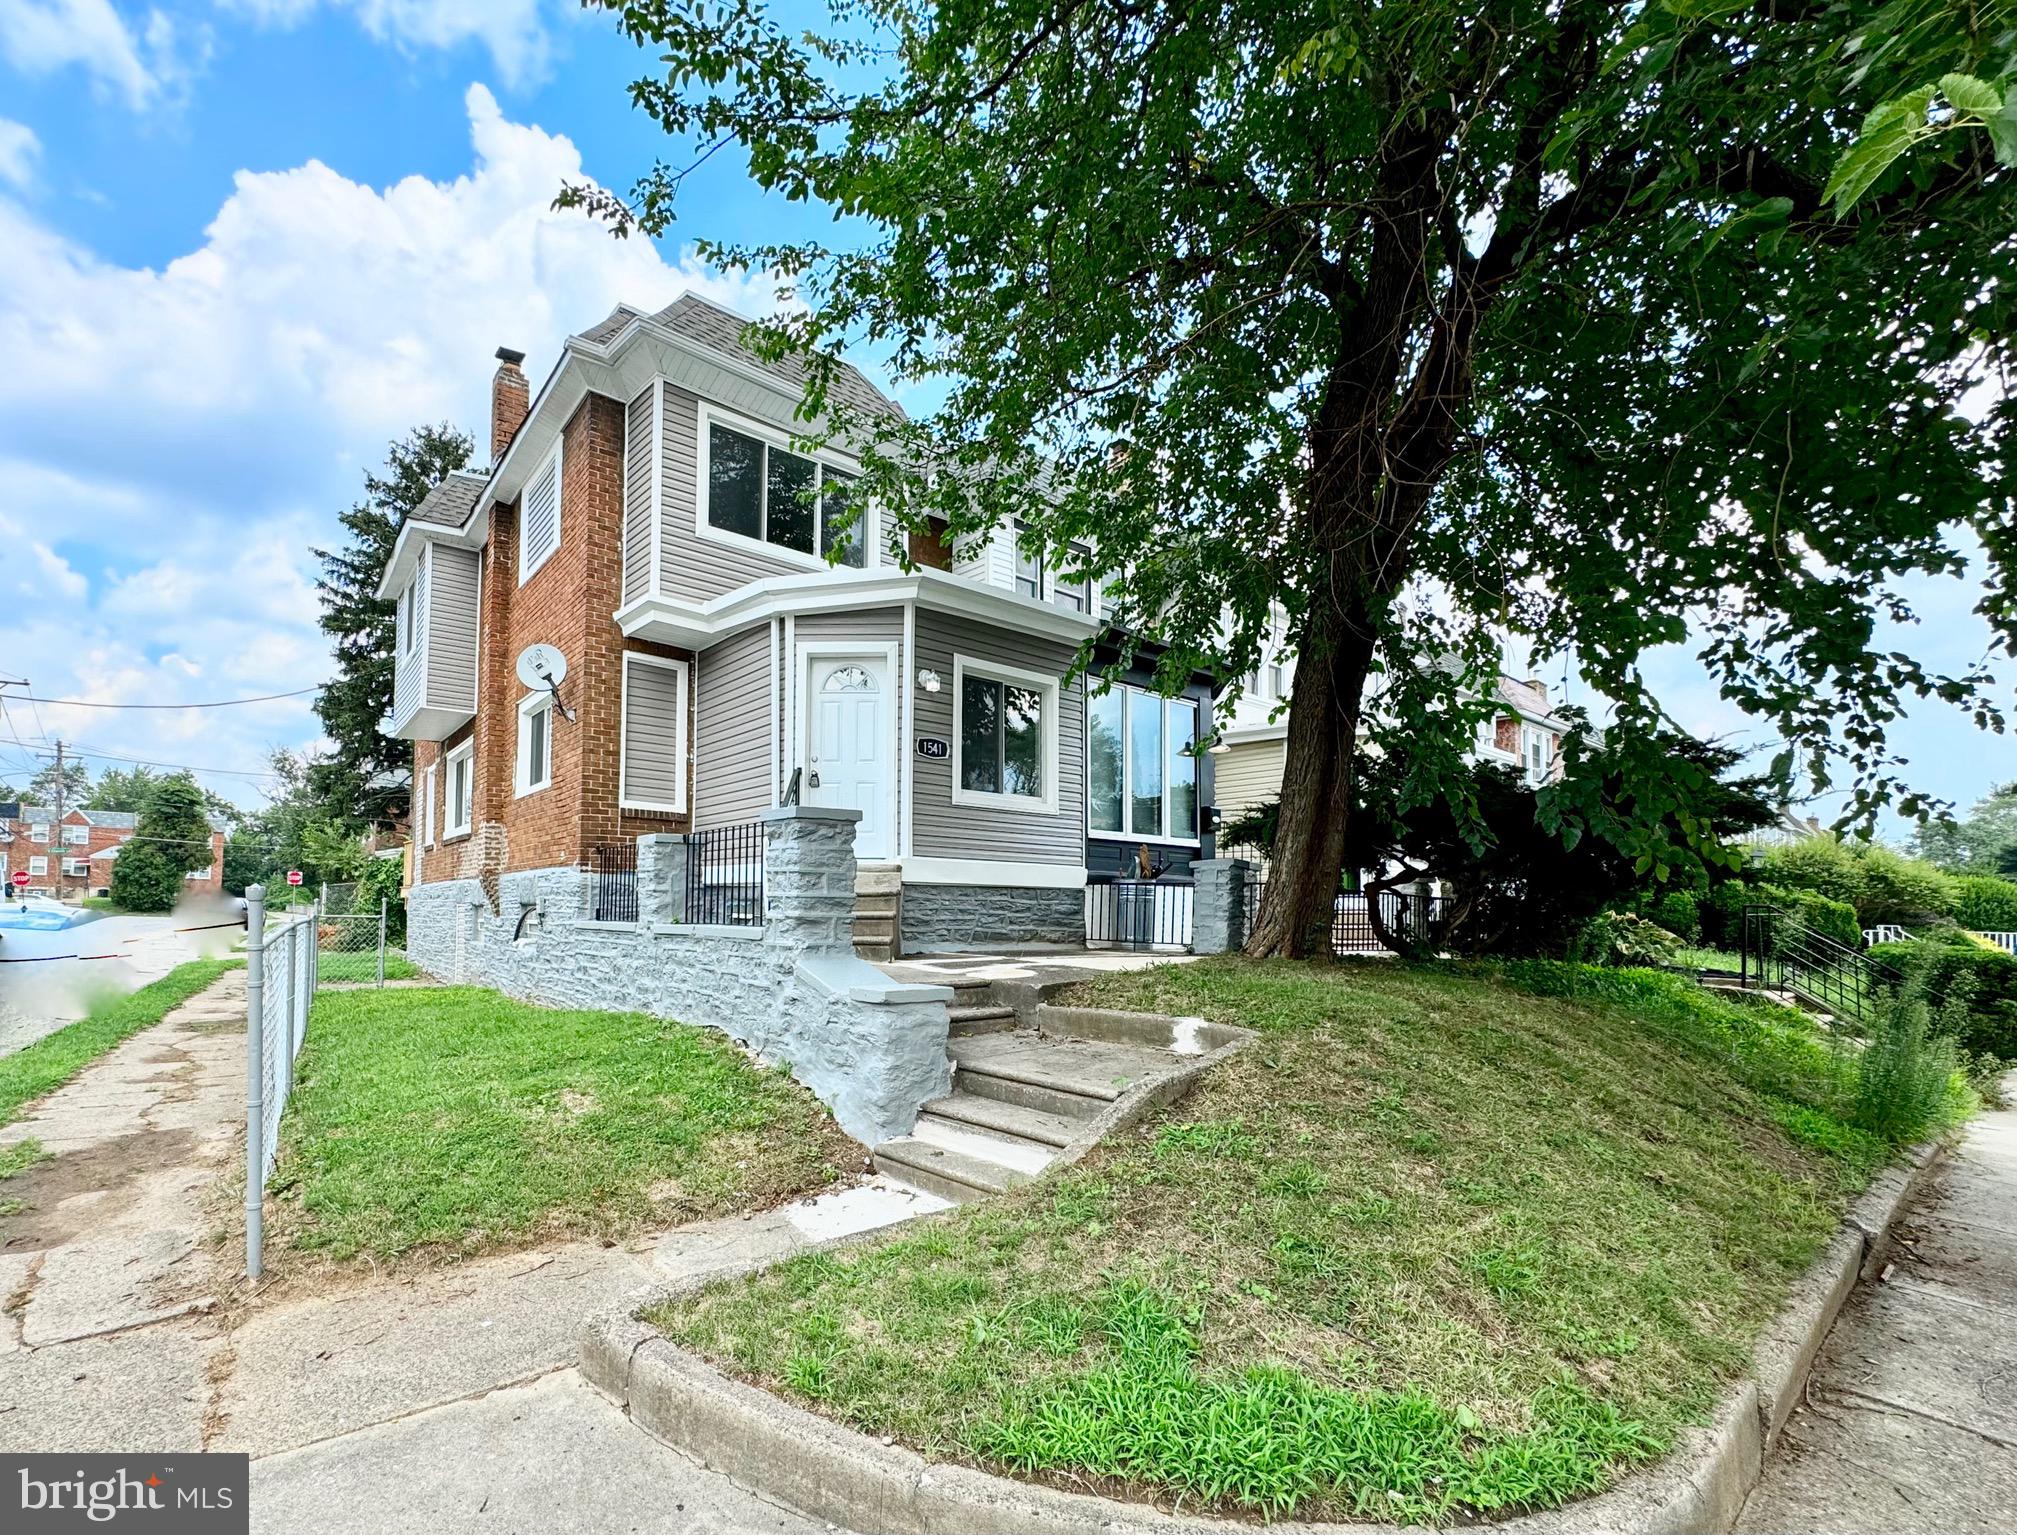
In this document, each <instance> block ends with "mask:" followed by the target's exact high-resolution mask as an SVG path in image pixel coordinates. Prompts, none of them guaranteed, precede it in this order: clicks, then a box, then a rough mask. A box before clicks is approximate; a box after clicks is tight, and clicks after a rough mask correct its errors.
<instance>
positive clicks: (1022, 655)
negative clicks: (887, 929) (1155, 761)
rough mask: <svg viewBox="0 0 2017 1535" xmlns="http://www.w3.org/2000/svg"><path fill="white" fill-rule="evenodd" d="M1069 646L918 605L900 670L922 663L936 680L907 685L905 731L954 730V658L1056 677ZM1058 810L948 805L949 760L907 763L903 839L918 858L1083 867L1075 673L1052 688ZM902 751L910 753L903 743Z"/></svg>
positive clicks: (1081, 715) (1081, 750)
mask: <svg viewBox="0 0 2017 1535" xmlns="http://www.w3.org/2000/svg"><path fill="white" fill-rule="evenodd" d="M1075 653H1076V649H1075V647H1074V646H1072V645H1071V644H1069V643H1067V642H1066V641H1063V640H1047V639H1039V638H1037V637H1035V636H1033V635H1028V634H1018V633H1015V632H1014V631H1012V630H1008V629H997V628H994V627H993V626H991V625H988V624H981V623H975V622H974V621H973V620H971V619H968V618H963V617H960V616H958V615H956V614H951V613H937V612H933V611H931V610H929V609H926V608H920V609H918V614H917V654H916V656H915V657H906V671H907V673H912V674H914V673H915V672H917V671H921V670H926V669H929V670H931V671H935V672H937V673H938V674H939V676H940V677H941V678H943V679H944V683H943V686H942V687H941V688H940V690H939V691H938V692H936V693H927V692H926V691H925V690H924V689H923V688H913V690H912V697H913V699H914V700H915V703H916V706H917V718H916V720H915V721H914V723H913V727H912V734H913V736H918V735H930V736H943V737H945V738H946V739H947V740H950V739H952V735H953V666H952V663H953V656H954V655H955V654H958V655H963V656H967V657H969V658H970V659H973V660H978V661H997V662H1001V663H1003V664H1004V665H1008V666H1014V667H1020V668H1021V669H1022V670H1024V671H1029V672H1038V673H1041V674H1042V675H1044V676H1046V677H1062V676H1064V674H1065V673H1066V671H1068V670H1069V669H1070V667H1071V663H1072V657H1073V655H1074V654H1075ZM1058 715H1059V718H1058V720H1057V730H1058V754H1057V755H1058V796H1057V803H1058V810H1057V814H1056V815H1037V814H1029V813H1026V812H1023V811H1020V810H1005V809H996V808H994V807H990V806H978V805H955V804H954V803H953V802H952V787H953V785H952V763H951V762H950V761H934V760H932V759H930V758H925V757H918V758H915V760H913V762H912V763H911V774H912V793H913V794H914V795H915V797H916V804H915V807H914V809H913V811H912V819H911V846H912V851H914V852H915V853H916V854H917V855H918V856H919V857H923V858H986V859H1001V860H1006V861H1009V862H1016V863H1060V864H1077V865H1080V866H1083V860H1084V858H1085V820H1086V817H1085V724H1086V712H1085V691H1084V687H1083V685H1082V683H1081V682H1079V681H1077V680H1074V681H1073V682H1072V684H1071V685H1070V686H1069V687H1066V688H1061V689H1060V690H1059V693H1058ZM904 749H905V750H906V751H911V750H913V748H912V746H911V743H910V742H908V741H907V742H905V743H904Z"/></svg>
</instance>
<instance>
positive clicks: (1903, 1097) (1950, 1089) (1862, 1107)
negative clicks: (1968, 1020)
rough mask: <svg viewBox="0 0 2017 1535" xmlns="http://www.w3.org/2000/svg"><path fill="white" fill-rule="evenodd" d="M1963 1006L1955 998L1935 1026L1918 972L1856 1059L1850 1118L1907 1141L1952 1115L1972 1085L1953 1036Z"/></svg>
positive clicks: (1881, 1013) (1882, 1013)
mask: <svg viewBox="0 0 2017 1535" xmlns="http://www.w3.org/2000/svg"><path fill="white" fill-rule="evenodd" d="M1961 1007H1962V1004H1961V1003H1960V1002H1959V1001H1958V1000H1956V1001H1954V1002H1951V1003H1949V1004H1948V1006H1947V1007H1946V1008H1943V1009H1942V1018H1941V1026H1940V1027H1939V1028H1937V1029H1936V1028H1935V1026H1934V1023H1933V1017H1932V1010H1931V1009H1930V1008H1929V1007H1928V1006H1927V1003H1926V992H1925V987H1924V983H1923V978H1921V977H1915V978H1914V979H1913V980H1912V981H1911V982H1909V983H1908V984H1907V985H1905V986H1904V987H1902V988H1901V989H1900V990H1899V992H1898V994H1897V995H1896V996H1894V997H1892V998H1890V999H1889V1000H1888V1001H1887V1002H1886V1003H1885V1004H1884V1006H1883V1007H1881V1008H1880V1009H1878V1012H1877V1016H1876V1018H1875V1019H1874V1020H1873V1021H1872V1022H1871V1023H1870V1033H1869V1042H1868V1043H1867V1044H1865V1046H1864V1047H1863V1053H1862V1055H1861V1056H1859V1057H1858V1058H1857V1062H1856V1096H1855V1101H1854V1104H1853V1105H1852V1107H1851V1110H1850V1123H1852V1124H1854V1125H1855V1126H1856V1127H1857V1128H1858V1129H1860V1130H1867V1131H1869V1132H1870V1133H1871V1134H1872V1135H1881V1136H1882V1137H1884V1139H1885V1140H1887V1141H1890V1142H1891V1143H1892V1144H1894V1145H1902V1144H1904V1143H1905V1142H1907V1141H1916V1140H1918V1139H1919V1138H1920V1137H1922V1136H1923V1135H1925V1134H1926V1132H1927V1131H1928V1130H1930V1129H1932V1128H1934V1127H1935V1126H1937V1125H1939V1124H1941V1123H1942V1122H1944V1121H1945V1120H1947V1119H1948V1118H1950V1117H1951V1115H1952V1114H1953V1113H1954V1112H1955V1099H1956V1098H1957V1097H1959V1096H1960V1095H1961V1094H1964V1093H1965V1092H1966V1091H1967V1089H1966V1087H1965V1086H1963V1085H1962V1083H1961V1081H1960V1080H1959V1072H1960V1066H1961V1062H1960V1057H1959V1055H1958V1053H1957V1052H1956V1050H1955V1047H1954V1037H1953V1035H1954V1031H1955V1029H1956V1028H1957V1027H1958V1025H1959V1023H1960V1021H1961V1020H1960V1018H1959V1012H1960V1009H1961Z"/></svg>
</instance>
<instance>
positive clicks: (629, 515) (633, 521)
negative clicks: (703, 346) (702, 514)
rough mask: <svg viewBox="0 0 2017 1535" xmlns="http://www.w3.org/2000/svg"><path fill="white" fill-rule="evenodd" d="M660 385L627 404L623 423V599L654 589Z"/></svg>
mask: <svg viewBox="0 0 2017 1535" xmlns="http://www.w3.org/2000/svg"><path fill="white" fill-rule="evenodd" d="M657 407H658V389H657V386H655V385H654V386H653V387H651V388H648V389H646V390H645V391H644V392H643V393H642V394H640V395H639V396H638V397H637V398H636V399H634V400H632V401H631V402H630V404H629V405H627V406H626V407H624V423H623V434H624V442H623V600H624V601H625V602H633V601H635V600H636V599H637V598H639V597H642V596H643V595H644V594H645V593H646V592H647V591H649V590H650V589H651V519H652V516H653V515H654V513H655V512H656V510H657V509H656V508H655V507H654V506H653V505H652V501H651V475H652V463H653V460H652V454H653V443H652V436H653V433H652V428H653V426H654V425H656V423H657V419H658V408H657Z"/></svg>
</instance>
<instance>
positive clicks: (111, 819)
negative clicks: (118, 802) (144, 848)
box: [20, 805, 140, 831]
mask: <svg viewBox="0 0 2017 1535" xmlns="http://www.w3.org/2000/svg"><path fill="white" fill-rule="evenodd" d="M76 808H77V807H76V806H74V805H73V806H72V807H71V809H72V810H75V809H76ZM68 813H69V812H68V811H66V812H65V814H66V815H67V814H68ZM83 814H85V815H87V816H89V817H90V818H91V824H92V825H93V826H102V827H103V828H104V829H105V830H107V831H131V830H133V828H134V827H135V826H137V825H138V824H139V823H140V817H139V816H137V815H135V814H134V813H133V812H132V811H130V810H86V811H84V812H83ZM20 818H21V819H22V820H24V821H48V822H50V823H51V824H52V825H53V824H54V823H55V820H56V808H55V806H53V805H23V806H22V807H21V817H20Z"/></svg>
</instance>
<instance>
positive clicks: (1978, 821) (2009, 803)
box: [1912, 783, 2017, 874]
mask: <svg viewBox="0 0 2017 1535" xmlns="http://www.w3.org/2000/svg"><path fill="white" fill-rule="evenodd" d="M1912 851H1913V852H1915V853H1917V854H1918V855H1919V856H1920V857H1921V858H1925V859H1928V860H1930V861H1932V862H1933V863H1937V864H1938V865H1939V866H1940V867H1941V868H1943V869H1946V870H1947V871H1948V872H1950V873H1953V874H2009V873H2013V872H2017V783H2006V784H2000V785H1998V786H1997V787H1996V788H1993V789H1991V790H1990V791H1989V792H1988V793H1987V794H1985V795H1984V796H1983V797H1982V798H1981V799H1979V800H1977V801H1976V802H1975V808H1974V809H1973V810H1971V811H1969V812H1968V814H1967V815H1965V816H1961V817H1958V818H1956V819H1954V820H1951V821H1929V822H1928V823H1927V824H1926V825H1924V826H1922V827H1921V828H1920V829H1919V831H1918V833H1917V835H1915V836H1914V837H1913V839H1912Z"/></svg>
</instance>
